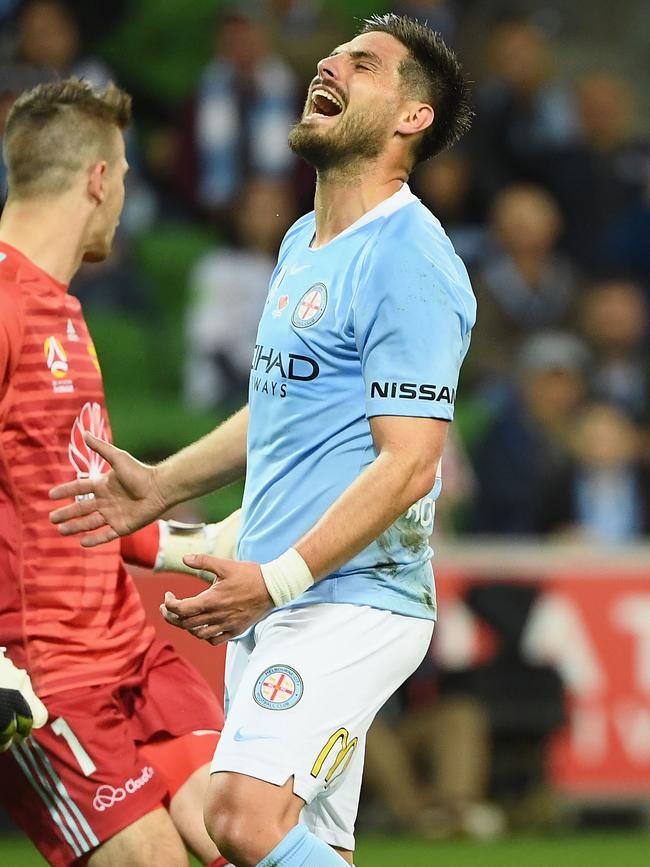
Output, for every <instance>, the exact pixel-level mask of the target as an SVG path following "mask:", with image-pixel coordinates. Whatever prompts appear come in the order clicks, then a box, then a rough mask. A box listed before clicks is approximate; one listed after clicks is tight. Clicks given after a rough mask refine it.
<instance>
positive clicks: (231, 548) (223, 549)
mask: <svg viewBox="0 0 650 867" xmlns="http://www.w3.org/2000/svg"><path fill="white" fill-rule="evenodd" d="M240 513H241V509H237V511H236V512H233V513H232V515H229V516H228V517H227V518H225V519H224V520H223V521H219V523H218V524H181V523H180V522H179V521H155V522H154V523H153V524H149V525H148V526H146V527H143V528H142V529H141V530H136V531H135V533H131V534H130V535H129V536H123V537H122V545H121V552H122V557H123V558H124V560H125V561H126V562H127V563H130V564H131V565H132V566H141V567H142V568H143V569H153V570H154V572H186V573H187V574H188V575H197V576H199V577H200V578H203V579H204V580H205V581H210V582H212V581H213V579H214V575H212V574H211V573H210V572H199V571H197V570H196V569H190V567H189V566H186V565H185V563H183V555H184V554H211V555H212V556H214V557H223V558H224V559H226V560H234V559H235V547H236V544H237V533H238V532H239V519H240Z"/></svg>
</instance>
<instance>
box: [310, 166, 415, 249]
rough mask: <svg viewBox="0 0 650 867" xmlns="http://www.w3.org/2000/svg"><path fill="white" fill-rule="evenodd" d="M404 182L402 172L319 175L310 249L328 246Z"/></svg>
mask: <svg viewBox="0 0 650 867" xmlns="http://www.w3.org/2000/svg"><path fill="white" fill-rule="evenodd" d="M406 179H407V178H406V175H405V174H404V173H402V172H392V173H390V174H388V175H385V176H383V177H380V176H378V174H376V173H374V172H373V173H368V174H367V175H357V176H355V177H353V178H351V177H349V176H345V175H344V174H338V173H335V172H327V173H321V172H319V173H318V177H317V179H316V194H315V197H314V211H315V215H316V234H315V236H314V242H313V244H312V247H322V246H323V245H324V244H327V243H328V242H329V241H331V240H332V239H333V238H335V237H336V236H337V235H339V234H340V233H341V232H343V231H344V230H345V229H347V228H348V226H351V225H352V224H353V223H356V221H357V220H358V219H360V218H361V217H363V215H364V214H366V213H367V212H368V211H370V210H372V209H373V208H376V207H377V205H378V204H380V203H381V202H383V201H384V199H387V198H389V196H392V195H393V194H394V193H396V192H398V190H400V189H401V187H402V185H403V184H404V183H405V182H406Z"/></svg>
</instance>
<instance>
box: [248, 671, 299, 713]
mask: <svg viewBox="0 0 650 867" xmlns="http://www.w3.org/2000/svg"><path fill="white" fill-rule="evenodd" d="M303 689H304V688H303V683H302V678H301V677H300V675H299V674H298V672H297V671H296V670H295V668H289V666H288V665H272V666H271V667H270V668H267V669H265V670H264V671H263V672H262V673H261V674H260V676H259V677H258V678H257V682H256V684H255V689H254V690H253V698H254V699H255V701H256V702H257V703H258V704H259V705H260V706H261V707H265V708H266V709H267V710H289V708H290V707H294V706H295V705H297V704H298V702H299V701H300V699H301V698H302V693H303Z"/></svg>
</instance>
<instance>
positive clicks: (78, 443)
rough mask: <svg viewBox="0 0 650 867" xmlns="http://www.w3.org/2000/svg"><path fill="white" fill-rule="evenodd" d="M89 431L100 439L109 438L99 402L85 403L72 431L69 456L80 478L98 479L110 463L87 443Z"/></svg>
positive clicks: (106, 470)
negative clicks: (85, 437)
mask: <svg viewBox="0 0 650 867" xmlns="http://www.w3.org/2000/svg"><path fill="white" fill-rule="evenodd" d="M86 432H88V433H91V434H93V435H94V436H96V437H99V439H102V440H105V439H106V438H107V432H106V420H105V418H104V410H103V408H102V407H101V405H100V404H98V403H90V401H88V402H87V403H85V404H84V405H83V407H82V409H81V412H80V413H79V415H78V416H77V418H76V419H75V421H74V424H73V425H72V430H71V431H70V445H69V446H68V458H69V459H70V463H71V464H72V466H73V468H74V470H75V471H76V473H77V478H78V479H98V478H99V477H100V476H102V475H104V473H106V472H108V464H107V463H106V461H105V460H104V458H103V457H102V456H101V455H98V454H97V452H94V451H93V450H92V449H91V448H89V447H88V446H87V445H86V442H85V440H84V434H85V433H86Z"/></svg>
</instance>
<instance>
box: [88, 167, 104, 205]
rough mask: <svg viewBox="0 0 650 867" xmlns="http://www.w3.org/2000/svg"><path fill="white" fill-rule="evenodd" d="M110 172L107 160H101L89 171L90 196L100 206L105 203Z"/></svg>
mask: <svg viewBox="0 0 650 867" xmlns="http://www.w3.org/2000/svg"><path fill="white" fill-rule="evenodd" d="M107 172H108V163H107V162H106V160H101V161H100V162H98V163H93V164H92V166H91V167H90V169H89V170H88V195H89V196H90V198H91V199H93V200H94V201H95V202H96V203H97V204H98V205H101V203H102V202H103V201H104V198H105V197H106V174H107Z"/></svg>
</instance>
